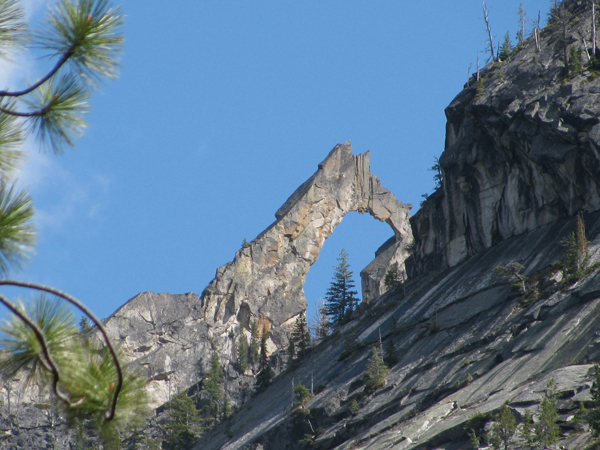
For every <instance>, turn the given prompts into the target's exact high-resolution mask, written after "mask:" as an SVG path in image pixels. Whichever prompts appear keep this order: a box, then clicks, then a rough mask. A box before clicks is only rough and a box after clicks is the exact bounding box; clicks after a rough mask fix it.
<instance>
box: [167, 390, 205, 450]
mask: <svg viewBox="0 0 600 450" xmlns="http://www.w3.org/2000/svg"><path fill="white" fill-rule="evenodd" d="M165 410H166V412H167V414H168V418H167V420H166V421H165V424H164V426H163V430H164V432H165V435H166V438H165V441H164V442H165V444H166V448H167V449H168V450H185V449H189V448H191V447H192V445H193V444H194V442H195V441H196V439H197V438H198V436H199V432H200V431H201V427H200V415H199V414H198V410H197V409H196V405H195V404H194V401H193V400H192V399H191V398H190V397H188V396H187V394H186V392H185V391H184V392H180V393H179V394H177V395H176V396H175V398H174V399H173V400H171V401H170V402H167V403H166V404H165Z"/></svg>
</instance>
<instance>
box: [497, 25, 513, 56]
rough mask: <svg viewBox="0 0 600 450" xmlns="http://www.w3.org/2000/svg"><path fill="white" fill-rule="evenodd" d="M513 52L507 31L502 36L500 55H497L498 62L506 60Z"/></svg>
mask: <svg viewBox="0 0 600 450" xmlns="http://www.w3.org/2000/svg"><path fill="white" fill-rule="evenodd" d="M512 51H513V47H512V44H511V42H510V33H509V32H508V31H507V32H506V34H505V35H504V42H503V43H502V47H500V54H499V55H498V56H499V58H500V60H502V61H504V60H506V59H507V58H508V57H509V56H510V54H511V53H512Z"/></svg>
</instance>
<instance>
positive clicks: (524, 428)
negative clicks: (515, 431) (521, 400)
mask: <svg viewBox="0 0 600 450" xmlns="http://www.w3.org/2000/svg"><path fill="white" fill-rule="evenodd" d="M520 437H521V439H523V441H524V442H525V445H526V446H527V447H528V448H533V447H534V446H535V442H536V439H535V429H534V425H533V416H532V415H531V411H529V410H528V409H526V410H525V412H524V413H523V423H522V425H521V433H520Z"/></svg>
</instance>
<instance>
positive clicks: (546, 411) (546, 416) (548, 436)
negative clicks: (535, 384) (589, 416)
mask: <svg viewBox="0 0 600 450" xmlns="http://www.w3.org/2000/svg"><path fill="white" fill-rule="evenodd" d="M557 420H558V410H557V407H556V383H555V382H554V380H550V381H549V382H548V385H547V388H546V395H545V396H544V398H543V399H542V403H541V404H540V415H539V418H538V422H537V423H536V424H535V425H534V430H535V440H536V442H537V444H539V445H541V446H543V447H542V448H547V447H549V446H550V445H552V444H554V443H555V442H557V441H558V437H559V435H560V428H559V426H558V424H557V423H556V422H557Z"/></svg>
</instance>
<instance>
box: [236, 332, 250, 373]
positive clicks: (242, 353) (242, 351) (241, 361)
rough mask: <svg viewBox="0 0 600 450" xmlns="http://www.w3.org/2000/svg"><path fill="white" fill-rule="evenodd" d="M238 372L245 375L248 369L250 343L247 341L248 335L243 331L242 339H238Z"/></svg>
mask: <svg viewBox="0 0 600 450" xmlns="http://www.w3.org/2000/svg"><path fill="white" fill-rule="evenodd" d="M236 365H237V370H238V371H239V372H240V373H241V374H243V373H244V372H246V369H247V368H248V341H247V340H246V334H245V333H244V330H243V329H241V331H240V337H239V339H238V348H237V364H236Z"/></svg>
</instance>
